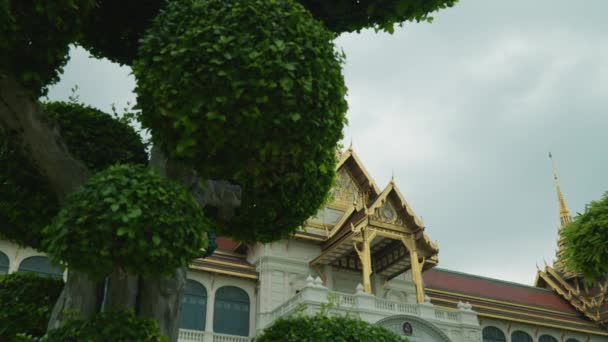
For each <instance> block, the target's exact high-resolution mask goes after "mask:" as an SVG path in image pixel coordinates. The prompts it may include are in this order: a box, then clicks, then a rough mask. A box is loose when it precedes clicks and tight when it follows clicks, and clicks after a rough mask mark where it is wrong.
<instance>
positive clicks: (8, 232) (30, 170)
mask: <svg viewBox="0 0 608 342" xmlns="http://www.w3.org/2000/svg"><path fill="white" fill-rule="evenodd" d="M42 106H43V108H44V110H45V112H46V113H48V119H49V120H51V123H52V124H54V125H55V126H56V127H57V129H59V130H60V131H61V133H62V137H63V138H64V141H65V142H66V144H67V147H68V149H69V150H70V152H71V153H72V154H73V155H74V156H76V157H77V158H78V159H80V160H81V161H82V162H83V163H84V164H85V165H86V166H87V167H88V168H89V169H90V170H92V171H100V170H103V169H104V168H106V167H108V166H110V165H112V164H114V163H133V164H139V165H146V164H147V162H148V155H147V154H146V151H145V147H144V144H143V143H142V141H141V137H140V136H139V135H138V134H137V132H135V130H134V129H133V128H132V127H130V126H128V125H126V124H124V123H121V122H120V121H118V120H116V119H114V118H112V116H110V115H109V114H106V113H104V112H102V111H100V110H97V109H95V108H91V107H88V106H85V105H82V104H78V103H67V102H47V103H43V104H42ZM17 141H18V135H15V134H13V135H12V136H9V135H7V134H5V133H4V132H3V130H2V128H0V165H2V166H3V167H2V168H0V184H2V186H1V187H0V236H1V237H3V238H4V239H7V240H11V241H13V242H16V243H17V244H19V245H22V246H30V247H33V248H37V249H40V247H41V246H40V242H41V240H42V234H41V230H42V228H43V227H44V226H46V225H48V224H49V223H50V222H51V219H52V218H53V217H54V216H55V215H56V214H57V212H58V210H59V204H58V199H57V196H56V195H55V194H54V193H53V191H52V189H51V187H50V185H49V183H48V180H47V178H46V177H44V175H42V174H41V172H40V170H39V169H38V167H37V166H36V165H35V163H34V162H33V161H32V160H31V158H29V156H28V155H27V154H25V153H23V152H22V151H21V150H20V149H19V146H18V143H16V142H17Z"/></svg>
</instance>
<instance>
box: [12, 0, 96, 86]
mask: <svg viewBox="0 0 608 342" xmlns="http://www.w3.org/2000/svg"><path fill="white" fill-rule="evenodd" d="M94 5H95V0H53V1H48V0H28V1H25V0H0V75H1V74H2V73H10V74H13V75H14V76H15V77H16V78H17V79H19V80H20V81H21V83H22V84H23V85H24V86H25V87H26V88H27V89H28V90H30V91H31V92H32V95H33V96H34V97H38V96H39V95H41V94H45V93H46V87H47V86H48V85H49V84H52V83H54V82H56V81H57V80H58V78H59V74H60V73H61V68H62V67H63V66H64V65H65V63H66V62H67V59H68V50H69V44H70V43H72V42H74V41H75V40H76V39H77V37H78V35H79V33H80V28H81V25H82V19H83V18H85V17H86V15H87V14H88V12H89V10H90V9H91V8H92V7H93V6H94Z"/></svg>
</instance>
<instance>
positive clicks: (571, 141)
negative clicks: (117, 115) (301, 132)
mask: <svg viewBox="0 0 608 342" xmlns="http://www.w3.org/2000/svg"><path fill="white" fill-rule="evenodd" d="M605 13H608V2H607V1H605V0H586V1H571V0H569V1H566V0H534V1H529V0H509V1H495V0H461V2H460V3H459V4H458V5H456V6H455V7H454V8H451V9H448V10H445V11H443V12H440V13H438V14H436V15H435V21H434V22H433V23H432V24H426V23H425V24H406V25H405V26H404V27H403V28H400V29H398V30H397V31H396V33H395V34H393V35H389V34H386V33H374V32H373V31H366V32H362V33H360V34H349V35H344V36H342V37H340V38H339V39H338V41H337V43H338V45H339V46H340V47H342V48H343V49H344V51H345V52H346V54H347V63H346V66H345V70H344V72H345V77H346V82H347V85H348V88H349V98H348V99H349V106H350V109H349V113H348V118H349V126H348V127H346V128H345V144H346V145H348V144H349V142H350V140H351V139H352V140H353V142H354V148H355V151H356V152H357V153H358V154H359V156H360V158H361V159H362V161H363V162H364V164H365V165H366V167H367V169H368V170H369V171H370V173H371V174H372V177H374V178H375V179H376V182H377V183H378V185H379V186H380V187H381V188H383V187H384V186H385V185H386V183H387V182H388V181H389V180H390V177H391V173H394V175H395V179H396V182H397V185H398V186H399V187H400V189H401V191H402V193H403V194H404V196H405V197H406V199H407V200H408V202H409V203H410V205H411V206H412V207H413V209H414V211H415V212H416V213H417V214H418V216H421V217H422V218H423V220H424V222H425V224H426V226H427V233H428V234H429V236H430V237H431V239H433V240H436V241H438V243H439V246H440V253H439V258H440V264H439V265H440V267H442V268H448V269H453V270H458V271H463V272H468V273H474V274H479V275H484V276H490V277H496V278H500V279H504V280H510V281H516V282H521V283H526V284H532V283H533V281H534V277H535V274H536V265H537V264H538V265H539V266H540V265H542V264H543V263H544V261H543V260H547V262H549V263H550V262H551V261H552V259H553V257H554V252H555V247H556V240H557V226H558V222H559V220H558V209H557V201H556V195H555V188H554V186H553V179H552V177H551V164H550V162H549V159H548V157H547V153H548V152H549V151H551V152H553V155H554V159H555V161H556V163H557V167H558V171H559V176H560V180H561V183H562V190H563V191H564V194H565V196H566V201H567V203H568V206H569V207H570V210H571V212H572V213H573V214H574V213H576V212H577V211H578V212H580V211H582V210H583V209H584V206H585V203H587V202H589V201H590V200H593V199H598V198H600V196H601V195H602V193H603V192H604V191H607V190H608V156H607V153H606V151H608V140H607V139H606V132H607V131H608V113H606V110H607V107H608V96H607V95H608V45H607V44H606V42H607V39H608V21H606V20H605ZM76 84H77V85H78V86H79V90H78V95H79V97H80V100H81V101H83V102H85V103H87V104H90V105H93V106H95V107H98V108H101V109H103V110H109V108H110V106H111V104H112V103H114V104H116V105H117V107H118V108H122V107H124V106H125V105H126V103H127V102H130V103H134V102H135V96H134V95H133V94H132V90H133V88H134V79H133V77H132V76H130V70H129V69H128V68H125V67H118V66H117V65H114V64H112V63H109V62H107V61H99V60H94V59H91V58H89V57H88V55H87V53H86V52H85V51H83V50H82V49H75V50H73V51H72V60H71V61H70V63H69V64H68V66H67V67H66V68H65V74H64V75H63V77H62V80H61V82H60V83H59V84H57V85H56V86H54V87H53V88H52V89H51V91H50V93H49V97H50V98H51V99H53V100H55V99H66V98H67V97H68V96H69V94H70V89H71V88H72V87H73V86H74V85H76Z"/></svg>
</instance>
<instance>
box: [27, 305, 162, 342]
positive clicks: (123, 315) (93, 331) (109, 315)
mask: <svg viewBox="0 0 608 342" xmlns="http://www.w3.org/2000/svg"><path fill="white" fill-rule="evenodd" d="M101 327H103V329H100V328H101ZM80 341H87V342H106V341H116V342H131V341H139V342H165V341H167V338H166V337H165V336H163V335H162V333H161V332H160V330H159V329H158V325H157V324H156V322H154V321H153V320H152V319H149V318H146V317H138V316H136V315H135V314H134V313H133V312H132V311H128V310H111V311H106V312H101V313H98V314H96V315H94V316H93V317H92V318H91V319H88V320H84V319H81V318H78V317H70V318H69V319H67V320H66V322H65V323H64V324H63V325H62V326H61V327H60V328H57V329H54V330H51V331H50V332H49V333H48V334H47V335H45V336H44V337H43V338H41V339H40V340H38V342H80Z"/></svg>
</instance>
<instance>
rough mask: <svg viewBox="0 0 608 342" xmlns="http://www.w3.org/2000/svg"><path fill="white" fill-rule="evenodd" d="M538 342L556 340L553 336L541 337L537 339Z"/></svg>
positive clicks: (554, 341)
mask: <svg viewBox="0 0 608 342" xmlns="http://www.w3.org/2000/svg"><path fill="white" fill-rule="evenodd" d="M538 342H557V339H556V338H555V337H553V336H550V335H542V336H541V337H540V338H539V339H538Z"/></svg>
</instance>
